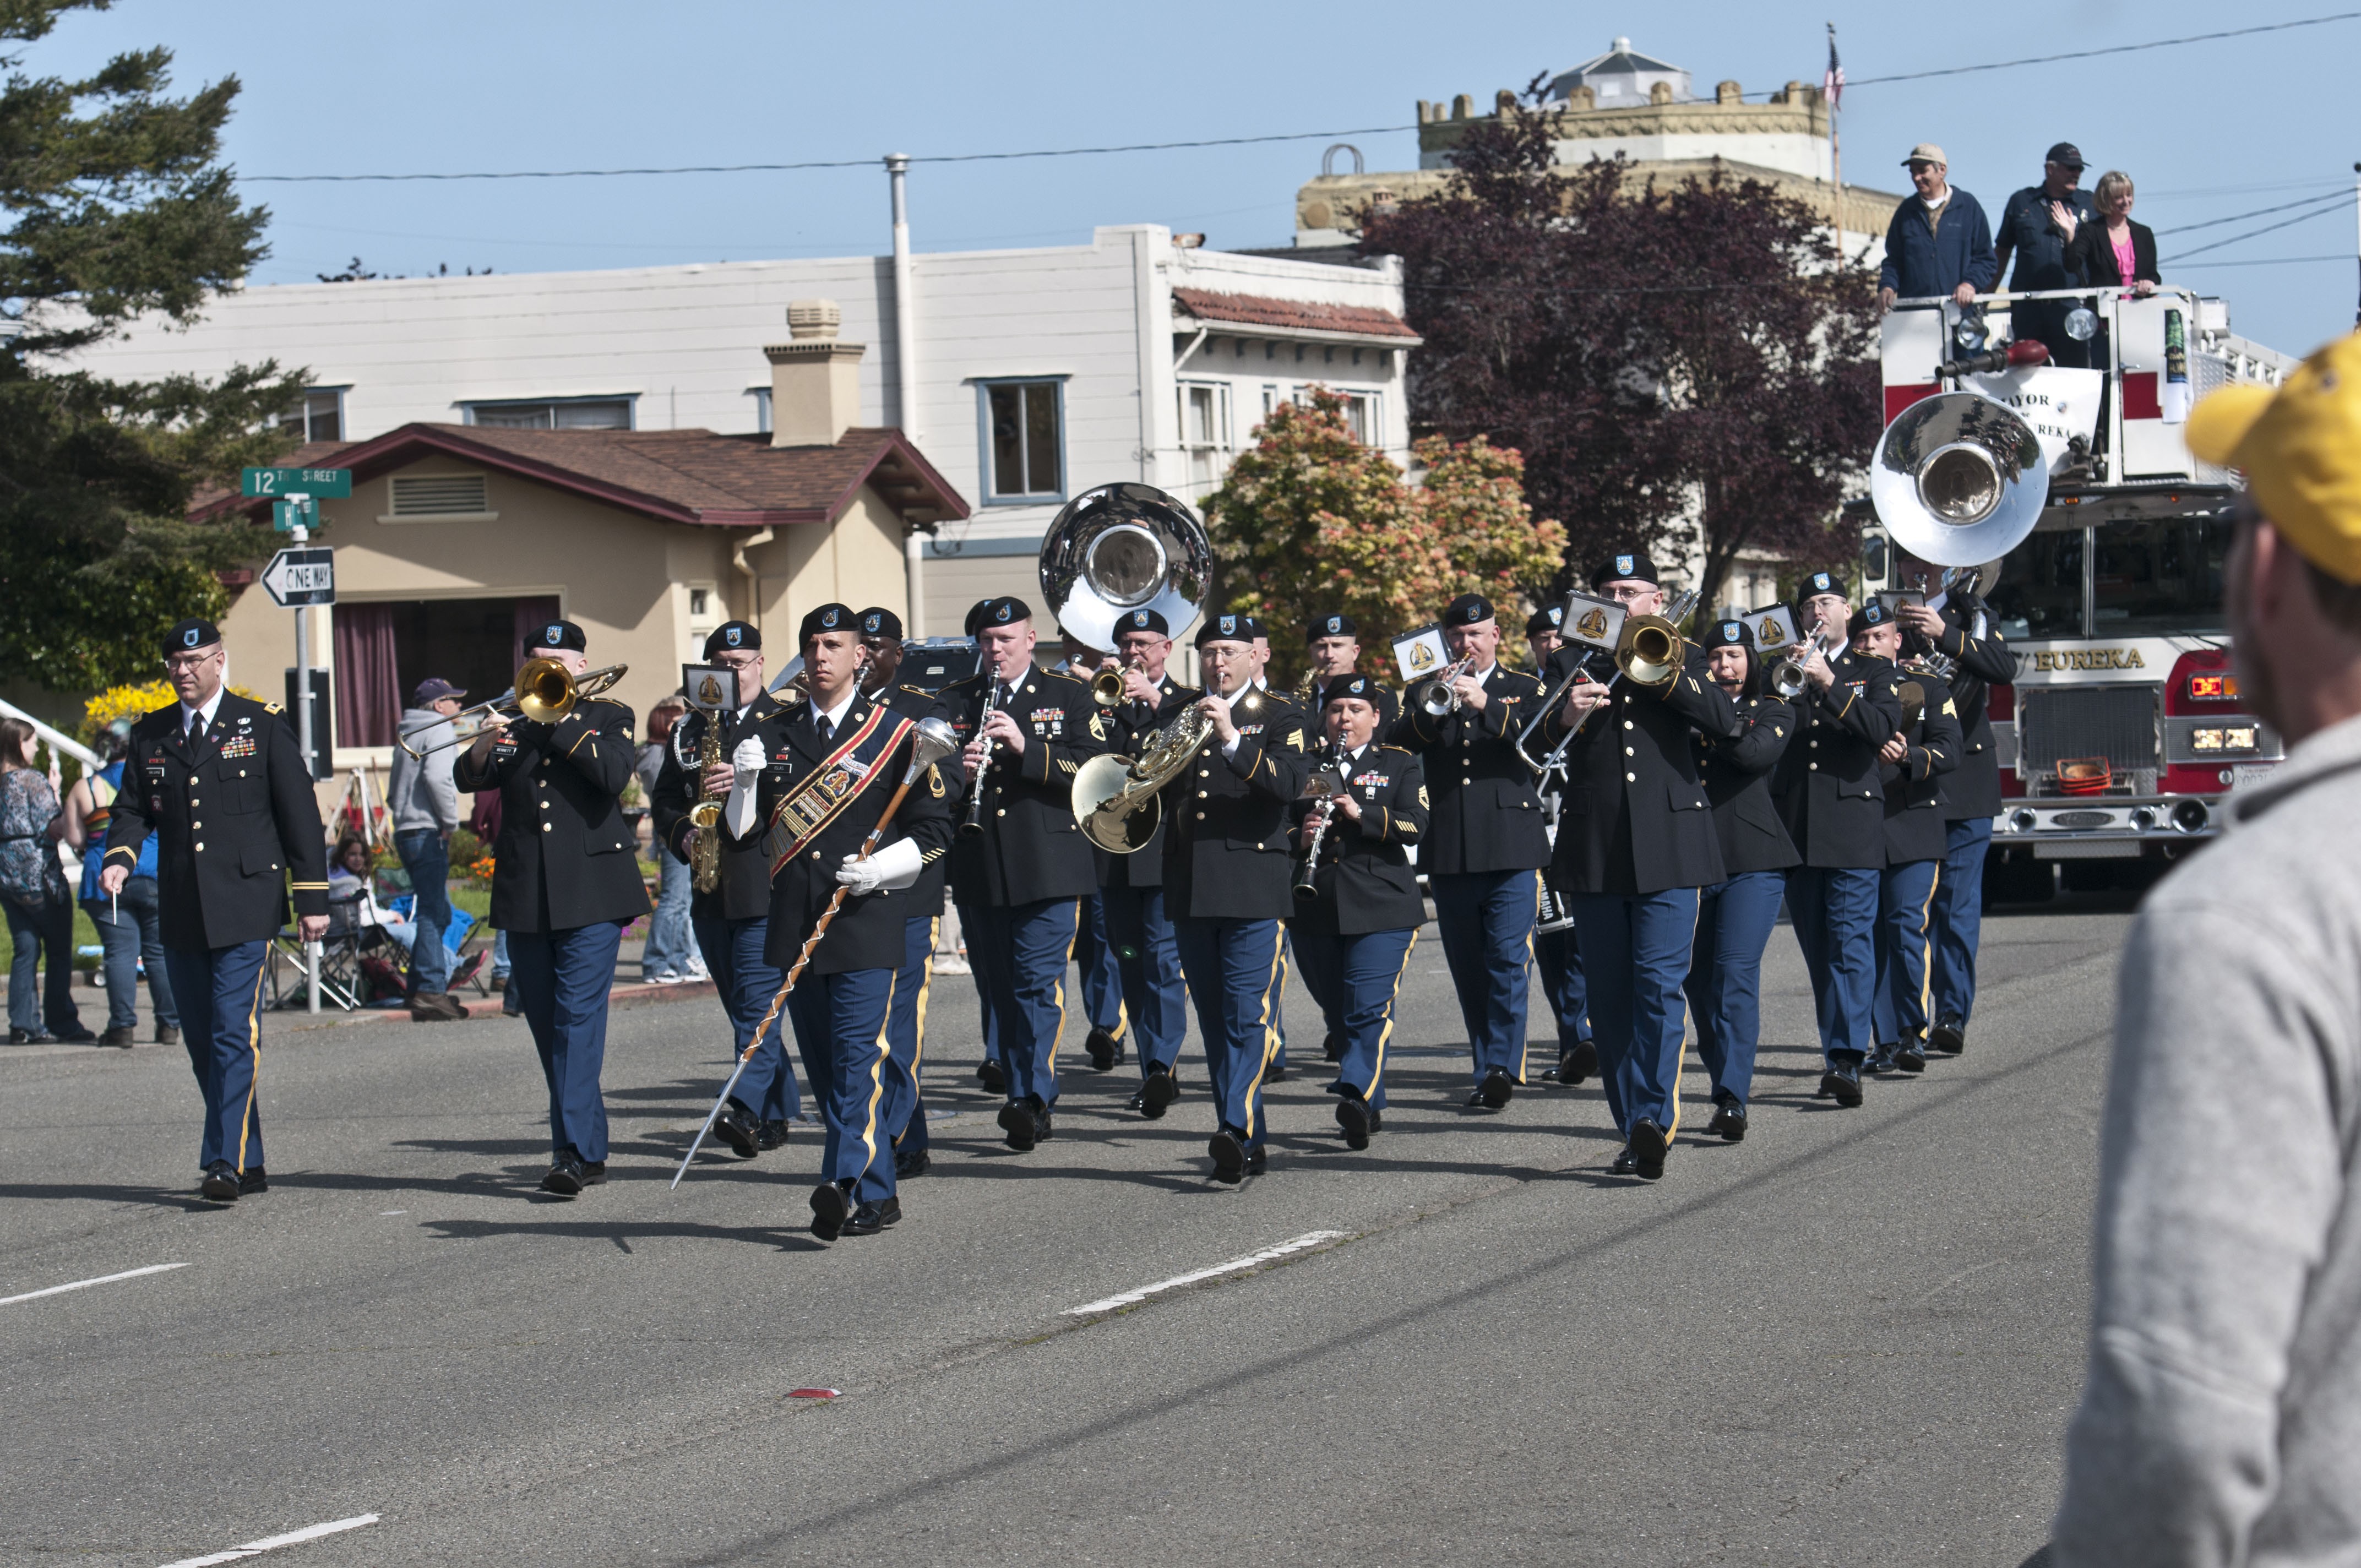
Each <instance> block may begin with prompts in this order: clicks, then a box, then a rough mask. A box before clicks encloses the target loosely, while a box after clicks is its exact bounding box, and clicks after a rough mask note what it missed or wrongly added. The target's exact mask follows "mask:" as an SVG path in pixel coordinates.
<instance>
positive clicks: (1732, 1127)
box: [1705, 1100, 1746, 1144]
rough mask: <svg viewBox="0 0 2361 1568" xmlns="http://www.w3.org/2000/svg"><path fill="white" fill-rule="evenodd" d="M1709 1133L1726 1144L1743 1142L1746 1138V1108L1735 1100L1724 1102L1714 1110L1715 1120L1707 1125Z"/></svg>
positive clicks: (1706, 1128) (1719, 1103) (1718, 1104)
mask: <svg viewBox="0 0 2361 1568" xmlns="http://www.w3.org/2000/svg"><path fill="white" fill-rule="evenodd" d="M1705 1130H1706V1131H1707V1132H1708V1133H1711V1134H1717V1135H1719V1136H1720V1138H1721V1141H1722V1142H1724V1143H1726V1144H1734V1143H1739V1142H1741V1141H1742V1140H1743V1139H1744V1138H1745V1136H1746V1107H1745V1106H1743V1105H1741V1104H1740V1103H1739V1102H1737V1101H1735V1100H1724V1101H1721V1102H1718V1103H1717V1104H1716V1105H1715V1106H1714V1108H1713V1120H1712V1121H1710V1122H1708V1123H1707V1124H1705Z"/></svg>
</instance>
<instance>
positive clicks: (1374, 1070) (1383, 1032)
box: [1361, 929, 1418, 1100]
mask: <svg viewBox="0 0 2361 1568" xmlns="http://www.w3.org/2000/svg"><path fill="white" fill-rule="evenodd" d="M1416 951H1418V932H1417V931H1416V930H1415V929H1413V930H1412V931H1411V934H1410V946H1409V947H1407V948H1403V949H1402V961H1401V968H1400V969H1399V970H1395V971H1394V989H1393V994H1391V995H1390V996H1388V997H1387V998H1386V1026H1385V1027H1384V1028H1382V1029H1380V1030H1378V1059H1377V1061H1376V1062H1375V1063H1373V1064H1372V1065H1371V1066H1370V1068H1369V1081H1368V1082H1367V1083H1366V1084H1364V1085H1363V1086H1362V1088H1361V1098H1362V1099H1364V1100H1367V1099H1368V1098H1369V1097H1370V1096H1371V1095H1373V1094H1375V1093H1377V1091H1378V1084H1380V1083H1382V1082H1384V1081H1385V1077H1386V1042H1387V1041H1388V1040H1390V1039H1392V1038H1393V1037H1394V1003H1397V1002H1399V1001H1400V1000H1401V988H1402V977H1403V976H1404V975H1407V974H1408V973H1410V956H1411V954H1412V953H1414V952H1416Z"/></svg>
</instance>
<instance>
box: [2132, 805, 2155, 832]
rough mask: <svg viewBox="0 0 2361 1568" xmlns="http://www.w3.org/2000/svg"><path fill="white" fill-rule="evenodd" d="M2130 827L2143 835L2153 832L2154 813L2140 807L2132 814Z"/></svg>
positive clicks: (2144, 807)
mask: <svg viewBox="0 0 2361 1568" xmlns="http://www.w3.org/2000/svg"><path fill="white" fill-rule="evenodd" d="M2132 826H2133V827H2135V828H2138V829H2139V830H2140V831H2141V832H2143V833H2153V832H2155V831H2156V813H2155V812H2153V811H2150V810H2149V809H2148V808H2147V806H2141V807H2140V808H2139V809H2138V810H2137V811H2135V812H2133V813H2132Z"/></svg>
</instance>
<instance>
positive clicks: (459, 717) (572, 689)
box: [394, 659, 631, 758]
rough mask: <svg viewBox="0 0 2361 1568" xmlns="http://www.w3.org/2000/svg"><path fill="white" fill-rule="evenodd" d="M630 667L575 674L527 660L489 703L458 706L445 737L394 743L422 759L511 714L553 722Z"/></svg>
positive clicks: (468, 738) (461, 743) (504, 720)
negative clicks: (425, 743)
mask: <svg viewBox="0 0 2361 1568" xmlns="http://www.w3.org/2000/svg"><path fill="white" fill-rule="evenodd" d="M630 670H631V666H630V665H629V664H609V665H607V666H606V667H605V668H603V669H597V670H586V671H585V672H583V673H582V674H579V675H577V674H574V672H573V671H571V670H569V669H567V668H566V666H565V665H563V664H561V663H558V662H557V661H556V660H555V659H527V660H526V661H525V662H524V667H523V668H522V669H521V670H519V671H517V677H516V685H512V686H511V687H509V689H508V690H506V691H504V692H502V693H500V696H496V697H494V698H492V699H491V700H490V701H489V702H479V703H477V704H476V705H475V706H474V707H463V708H461V709H460V710H459V711H458V712H456V713H455V714H453V715H452V716H451V717H450V718H447V719H445V720H443V721H442V723H445V724H448V725H450V726H451V729H452V733H451V735H450V737H449V738H448V739H447V740H437V741H436V742H434V744H433V745H432V746H425V747H420V746H413V745H412V744H411V743H410V736H408V735H398V736H396V737H395V738H394V743H395V744H396V745H398V746H400V747H401V749H402V750H403V751H406V752H408V753H409V754H410V755H411V756H412V757H419V758H423V757H428V756H432V755H433V754H434V753H435V752H437V751H444V750H445V749H446V748H449V747H452V746H464V745H466V744H467V743H468V742H469V741H471V740H476V739H477V738H478V737H479V736H481V735H482V734H483V733H484V731H485V730H487V729H491V728H492V727H493V726H494V725H496V724H505V723H507V722H508V721H509V720H510V719H511V718H530V719H532V720H533V722H535V723H536V724H555V723H556V722H557V721H558V720H559V719H561V718H565V717H566V715H567V714H569V713H571V712H573V711H574V705H575V704H576V703H577V702H580V701H581V700H582V699H583V698H584V697H586V696H598V694H599V693H600V692H603V691H605V690H607V689H608V688H609V687H610V686H612V685H614V684H615V683H616V682H617V681H620V680H621V679H622V678H623V676H624V675H625V674H628V673H629V672H630ZM511 709H513V710H514V711H510V710H511ZM439 727H440V726H439V725H430V726H425V727H422V728H421V729H418V730H416V731H414V733H417V734H422V735H423V734H424V733H425V732H426V730H427V729H434V728H439Z"/></svg>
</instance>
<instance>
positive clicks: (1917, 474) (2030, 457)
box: [1869, 392, 2049, 566]
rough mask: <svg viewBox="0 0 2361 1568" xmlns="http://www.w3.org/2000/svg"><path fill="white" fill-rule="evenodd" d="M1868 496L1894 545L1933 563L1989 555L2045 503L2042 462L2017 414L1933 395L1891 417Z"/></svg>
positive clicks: (2020, 534) (2010, 543)
mask: <svg viewBox="0 0 2361 1568" xmlns="http://www.w3.org/2000/svg"><path fill="white" fill-rule="evenodd" d="M1869 498H1870V501H1871V504H1872V505H1873V506H1874V507H1876V509H1877V520H1878V521H1880V522H1882V523H1883V524H1884V525H1885V531H1886V532H1888V533H1890V534H1892V535H1893V536H1894V543H1896V544H1898V545H1900V546H1901V547H1902V548H1903V549H1904V550H1906V551H1908V552H1909V553H1910V554H1913V555H1916V557H1918V559H1920V560H1921V561H1925V562H1927V563H1928V564H1929V565H1937V566H1974V565H1982V563H1984V562H1986V561H1997V560H1999V559H2000V558H2001V557H2002V556H2004V555H2005V554H2008V553H2009V552H2010V551H2011V550H2014V549H2015V548H2016V546H2017V545H2018V544H2020V543H2023V542H2024V540H2025V537H2026V535H2027V534H2029V533H2031V532H2033V525H2034V524H2035V523H2037V522H2038V521H2040V520H2041V509H2042V508H2043V507H2045V506H2047V505H2048V503H2049V459H2048V457H2047V456H2046V455H2044V454H2043V453H2042V450H2041V439H2040V437H2038V436H2037V435H2036V434H2034V433H2033V427H2032V426H2031V425H2029V424H2027V423H2026V422H2025V421H2024V420H2022V419H2020V418H2018V417H2017V415H2016V413H2015V411H2014V410H2011V409H2009V408H2006V407H2004V405H2002V404H2000V403H1996V402H1994V401H1993V400H1992V399H1990V398H1986V397H1982V396H1980V395H1978V394H1977V393H1974V392H1938V393H1937V394H1936V395H1935V396H1933V397H1931V398H1921V399H1919V400H1918V401H1916V402H1915V403H1912V404H1911V405H1910V406H1909V407H1908V408H1906V409H1905V410H1903V411H1902V412H1900V413H1899V414H1897V415H1895V416H1894V422H1893V423H1891V424H1889V425H1887V426H1886V427H1885V433H1884V434H1883V435H1882V436H1880V437H1879V438H1878V442H1877V454H1876V455H1875V456H1873V457H1872V458H1871V459H1870V463H1869Z"/></svg>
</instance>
